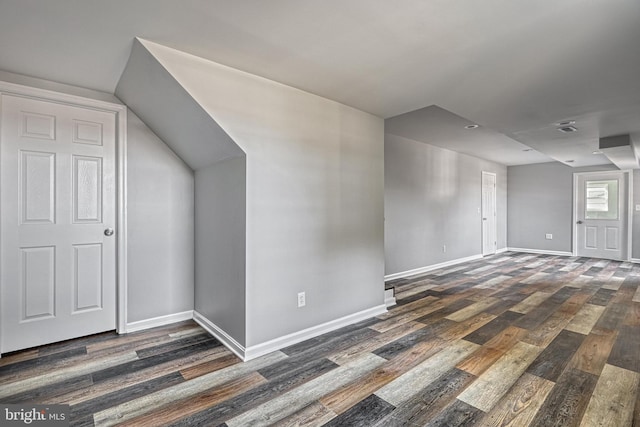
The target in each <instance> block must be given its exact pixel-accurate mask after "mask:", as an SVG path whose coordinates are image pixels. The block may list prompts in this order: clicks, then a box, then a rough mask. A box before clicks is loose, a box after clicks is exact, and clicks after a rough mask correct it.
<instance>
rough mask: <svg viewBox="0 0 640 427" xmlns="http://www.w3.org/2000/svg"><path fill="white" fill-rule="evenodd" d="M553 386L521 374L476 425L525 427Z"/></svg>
mask: <svg viewBox="0 0 640 427" xmlns="http://www.w3.org/2000/svg"><path fill="white" fill-rule="evenodd" d="M554 385H555V384H554V383H553V382H551V381H549V380H545V379H544V378H540V377H537V376H535V375H531V374H528V373H525V374H523V375H522V376H521V377H520V378H519V379H518V381H517V382H516V383H515V384H514V385H513V387H511V389H510V390H509V392H508V393H507V394H506V395H505V396H504V398H503V399H501V400H500V402H499V403H498V404H497V405H496V406H494V407H493V409H491V411H489V412H488V413H487V414H486V415H485V416H484V417H483V418H482V420H481V421H480V423H479V424H478V425H479V426H481V427H498V426H527V425H529V423H530V422H531V421H532V420H533V417H534V416H535V415H536V413H537V412H538V409H540V406H542V403H543V402H544V400H545V399H546V398H547V395H548V394H549V392H550V391H551V389H552V388H553V386H554Z"/></svg>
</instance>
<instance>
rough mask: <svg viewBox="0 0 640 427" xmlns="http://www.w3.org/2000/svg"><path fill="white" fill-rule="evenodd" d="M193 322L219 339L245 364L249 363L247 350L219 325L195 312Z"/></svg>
mask: <svg viewBox="0 0 640 427" xmlns="http://www.w3.org/2000/svg"><path fill="white" fill-rule="evenodd" d="M193 320H194V321H195V322H196V323H197V324H198V325H200V326H201V327H202V329H204V330H205V331H207V332H209V333H210V334H211V335H213V336H214V337H215V338H216V339H218V341H220V342H221V343H222V344H223V345H224V346H225V347H227V348H228V349H229V350H231V351H232V352H233V353H234V354H235V355H236V356H238V357H239V358H240V359H242V360H243V361H245V362H246V361H247V359H246V357H245V354H246V349H245V348H244V346H243V345H242V344H240V343H239V342H238V341H236V340H235V339H234V338H233V337H232V336H231V335H229V334H227V333H226V332H225V331H224V330H222V329H221V328H220V327H219V326H218V325H216V324H215V323H213V322H212V321H211V320H209V319H207V318H206V317H204V316H203V315H202V314H200V313H198V312H197V311H195V310H194V312H193Z"/></svg>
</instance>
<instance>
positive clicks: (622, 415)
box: [0, 252, 640, 427]
mask: <svg viewBox="0 0 640 427" xmlns="http://www.w3.org/2000/svg"><path fill="white" fill-rule="evenodd" d="M394 287H395V295H396V298H397V302H398V305H397V306H394V307H391V308H390V309H389V311H388V312H387V313H385V314H382V315H380V316H376V317H374V318H371V319H367V320H364V321H362V322H358V323H356V324H353V325H348V326H345V327H342V328H340V329H338V330H335V331H332V332H330V333H327V334H324V335H321V336H318V337H315V338H311V339H309V340H306V341H303V342H301V343H298V344H295V345H292V346H289V347H287V348H286V349H283V350H282V351H277V352H274V353H271V354H268V355H265V356H262V357H260V358H258V359H255V360H252V361H250V362H245V363H243V362H242V361H241V360H240V359H239V358H237V357H236V356H235V355H234V354H233V353H231V352H230V351H229V350H228V349H226V348H224V347H222V346H220V344H219V343H217V342H216V341H215V340H214V339H213V338H210V337H209V336H208V335H207V334H206V333H204V331H203V330H202V329H201V328H200V327H199V326H198V325H197V324H195V323H194V322H193V321H186V322H180V323H177V324H173V325H167V326H163V327H159V328H153V329H150V330H146V331H140V332H135V333H132V334H125V335H117V334H115V333H114V332H106V333H102V334H97V335H93V336H89V337H84V338H80V339H77V340H70V341H65V342H62V343H55V344H51V345H47V346H43V347H40V348H36V349H27V350H24V351H20V352H14V353H11V354H7V355H3V357H2V358H1V359H0V402H2V403H9V402H13V403H17V404H21V403H28V404H30V403H43V404H54V403H62V404H69V405H71V420H70V421H71V422H70V425H72V426H94V425H96V426H107V425H115V424H123V423H124V425H131V426H153V427H155V426H156V425H176V426H187V425H188V426H198V425H207V426H208V425H213V426H224V427H238V426H243V427H244V426H253V425H279V426H294V425H304V426H322V425H366V426H379V427H387V426H399V425H411V426H422V425H447V426H449V425H474V426H475V425H482V426H498V425H501V426H505V425H510V426H527V425H533V426H545V427H546V426H572V425H581V424H582V425H586V426H591V425H594V426H596V425H616V426H618V425H639V427H640V403H638V402H639V400H640V372H639V371H640V366H639V364H640V357H638V354H640V299H639V298H640V297H638V295H640V291H639V288H640V265H637V264H633V263H629V262H618V261H609V260H602V259H590V258H584V257H563V256H556V255H541V254H525V253H515V252H506V253H503V254H499V255H495V256H489V257H484V258H482V259H478V260H475V261H473V262H469V263H464V264H460V265H456V266H451V267H447V268H444V269H440V270H434V271H431V272H428V273H425V274H421V275H418V276H415V277H411V278H402V279H398V280H394V281H392V282H388V283H386V284H385V288H386V289H392V288H394ZM634 299H635V300H636V301H634Z"/></svg>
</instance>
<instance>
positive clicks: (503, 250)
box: [496, 248, 509, 254]
mask: <svg viewBox="0 0 640 427" xmlns="http://www.w3.org/2000/svg"><path fill="white" fill-rule="evenodd" d="M508 251H509V248H502V249H498V250H497V251H496V254H502V253H505V252H508Z"/></svg>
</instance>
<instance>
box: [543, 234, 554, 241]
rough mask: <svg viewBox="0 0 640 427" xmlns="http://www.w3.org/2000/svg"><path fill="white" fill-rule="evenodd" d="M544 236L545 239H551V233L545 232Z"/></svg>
mask: <svg viewBox="0 0 640 427" xmlns="http://www.w3.org/2000/svg"><path fill="white" fill-rule="evenodd" d="M544 238H545V239H547V240H553V234H551V233H547V234H545V235H544Z"/></svg>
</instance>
